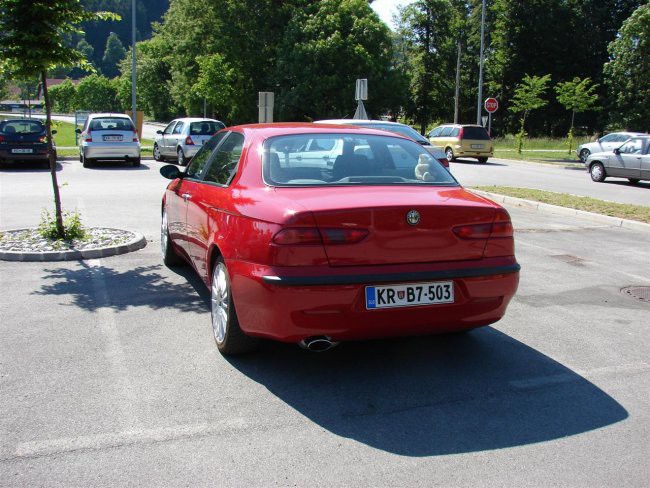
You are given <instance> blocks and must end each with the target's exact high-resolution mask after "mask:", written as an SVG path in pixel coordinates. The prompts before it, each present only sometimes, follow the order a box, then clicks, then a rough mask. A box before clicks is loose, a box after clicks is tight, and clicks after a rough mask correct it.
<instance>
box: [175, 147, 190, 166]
mask: <svg viewBox="0 0 650 488" xmlns="http://www.w3.org/2000/svg"><path fill="white" fill-rule="evenodd" d="M176 154H177V156H178V161H177V162H178V164H179V165H180V166H185V165H186V164H187V159H185V153H184V152H183V148H180V147H179V148H178V151H177V152H176Z"/></svg>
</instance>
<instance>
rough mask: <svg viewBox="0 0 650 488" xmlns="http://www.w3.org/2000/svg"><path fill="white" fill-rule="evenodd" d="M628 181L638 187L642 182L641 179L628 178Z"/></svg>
mask: <svg viewBox="0 0 650 488" xmlns="http://www.w3.org/2000/svg"><path fill="white" fill-rule="evenodd" d="M627 181H629V182H630V183H632V184H633V185H636V184H637V183H638V182H639V181H641V180H640V179H639V178H628V179H627Z"/></svg>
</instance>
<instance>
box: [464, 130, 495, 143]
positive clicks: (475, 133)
mask: <svg viewBox="0 0 650 488" xmlns="http://www.w3.org/2000/svg"><path fill="white" fill-rule="evenodd" d="M463 139H474V140H478V141H489V140H490V136H489V135H488V133H487V131H486V130H485V129H484V128H483V127H463Z"/></svg>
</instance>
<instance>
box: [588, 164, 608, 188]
mask: <svg viewBox="0 0 650 488" xmlns="http://www.w3.org/2000/svg"><path fill="white" fill-rule="evenodd" d="M589 174H590V175H591V179H592V180H593V181H595V182H596V183H602V182H603V181H605V178H607V174H606V173H605V167H604V166H603V165H602V163H594V164H592V165H591V167H590V168H589Z"/></svg>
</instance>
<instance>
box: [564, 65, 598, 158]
mask: <svg viewBox="0 0 650 488" xmlns="http://www.w3.org/2000/svg"><path fill="white" fill-rule="evenodd" d="M597 89H598V85H594V84H592V83H591V79H589V78H588V77H587V78H584V79H582V80H581V79H580V78H578V77H577V76H576V77H575V78H573V80H572V81H564V82H560V83H558V84H557V85H555V93H557V101H558V102H560V103H561V104H562V105H563V106H564V108H565V109H567V110H571V127H570V128H569V133H568V134H567V144H568V146H569V154H571V145H572V143H573V122H574V120H575V115H576V113H580V112H584V111H586V110H589V109H591V108H593V107H594V105H595V104H596V100H598V94H597V93H594V92H595V91H596V90H597Z"/></svg>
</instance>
